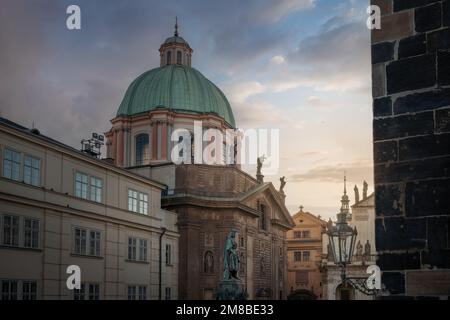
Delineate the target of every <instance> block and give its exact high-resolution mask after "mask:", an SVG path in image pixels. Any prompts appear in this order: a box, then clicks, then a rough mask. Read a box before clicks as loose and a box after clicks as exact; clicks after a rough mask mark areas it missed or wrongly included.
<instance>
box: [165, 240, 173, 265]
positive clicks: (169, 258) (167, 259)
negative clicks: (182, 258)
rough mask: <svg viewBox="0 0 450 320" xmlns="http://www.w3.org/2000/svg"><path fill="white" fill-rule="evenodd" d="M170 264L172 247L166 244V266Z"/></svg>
mask: <svg viewBox="0 0 450 320" xmlns="http://www.w3.org/2000/svg"><path fill="white" fill-rule="evenodd" d="M171 264H172V246H171V245H170V244H166V265H171Z"/></svg>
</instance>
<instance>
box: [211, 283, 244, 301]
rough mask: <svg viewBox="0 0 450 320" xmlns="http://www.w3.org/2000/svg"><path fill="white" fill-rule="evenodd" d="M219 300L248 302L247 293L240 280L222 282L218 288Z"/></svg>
mask: <svg viewBox="0 0 450 320" xmlns="http://www.w3.org/2000/svg"><path fill="white" fill-rule="evenodd" d="M216 296H217V300H247V293H246V292H245V290H244V285H243V284H242V281H241V280H240V279H234V278H232V279H229V280H221V281H220V283H219V287H218V288H217V295H216Z"/></svg>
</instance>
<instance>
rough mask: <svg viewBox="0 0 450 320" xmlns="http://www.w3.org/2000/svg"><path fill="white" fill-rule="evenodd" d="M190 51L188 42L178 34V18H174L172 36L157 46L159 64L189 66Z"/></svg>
mask: <svg viewBox="0 0 450 320" xmlns="http://www.w3.org/2000/svg"><path fill="white" fill-rule="evenodd" d="M192 51H193V50H192V49H191V47H190V46H189V43H187V41H186V40H184V39H183V38H182V37H180V35H179V34H178V19H177V18H175V31H174V33H173V37H169V38H167V39H166V41H164V43H163V44H162V45H161V47H160V48H159V54H160V57H161V60H160V66H161V67H163V66H166V65H170V64H178V65H183V66H188V67H190V66H191V57H192Z"/></svg>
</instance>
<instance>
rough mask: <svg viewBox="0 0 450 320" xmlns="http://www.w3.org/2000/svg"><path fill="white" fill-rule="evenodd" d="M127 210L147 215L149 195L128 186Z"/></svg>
mask: <svg viewBox="0 0 450 320" xmlns="http://www.w3.org/2000/svg"><path fill="white" fill-rule="evenodd" d="M127 195H128V201H127V203H128V211H131V212H135V213H139V214H143V215H148V212H149V210H148V208H149V195H148V193H145V192H140V191H137V190H135V189H132V188H128V193H127Z"/></svg>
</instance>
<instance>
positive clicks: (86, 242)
mask: <svg viewBox="0 0 450 320" xmlns="http://www.w3.org/2000/svg"><path fill="white" fill-rule="evenodd" d="M78 230H79V231H80V236H79V237H78V236H77V231H78ZM83 232H84V237H83ZM91 233H95V234H96V235H99V238H98V239H97V238H94V239H93V238H91ZM78 242H79V245H77V243H78ZM92 244H94V245H93V248H94V254H91V246H92ZM77 249H79V250H77ZM72 253H73V254H76V255H81V256H88V257H102V231H100V230H97V229H92V228H86V227H80V226H74V227H72Z"/></svg>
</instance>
